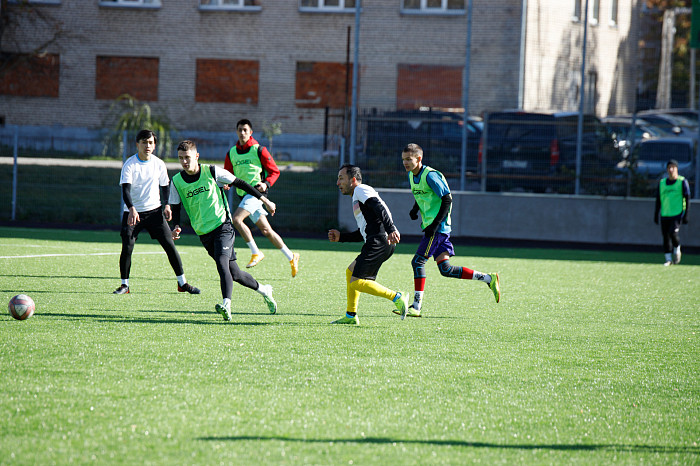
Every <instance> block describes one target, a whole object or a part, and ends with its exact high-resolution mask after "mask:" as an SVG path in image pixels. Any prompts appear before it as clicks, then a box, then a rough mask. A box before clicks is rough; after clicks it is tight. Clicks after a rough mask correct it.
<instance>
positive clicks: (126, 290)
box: [112, 285, 130, 294]
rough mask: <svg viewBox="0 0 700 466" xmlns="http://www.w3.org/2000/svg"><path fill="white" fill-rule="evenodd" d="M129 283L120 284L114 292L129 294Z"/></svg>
mask: <svg viewBox="0 0 700 466" xmlns="http://www.w3.org/2000/svg"><path fill="white" fill-rule="evenodd" d="M129 293H130V291H129V285H119V288H117V289H116V290H114V291H113V292H112V294H129Z"/></svg>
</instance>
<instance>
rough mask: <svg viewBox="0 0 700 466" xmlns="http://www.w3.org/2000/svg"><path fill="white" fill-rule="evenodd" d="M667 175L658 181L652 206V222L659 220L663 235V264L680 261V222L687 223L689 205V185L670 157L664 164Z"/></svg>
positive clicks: (676, 163)
mask: <svg viewBox="0 0 700 466" xmlns="http://www.w3.org/2000/svg"><path fill="white" fill-rule="evenodd" d="M666 173H667V175H668V176H666V177H665V178H663V179H662V180H661V181H659V189H658V190H657V192H656V205H655V206H654V223H656V224H657V225H658V224H659V220H661V234H662V235H663V238H664V240H663V247H664V265H666V266H668V265H671V264H679V263H680V262H681V238H680V230H681V223H688V208H689V207H690V185H689V184H688V180H686V179H685V177H682V176H679V175H678V162H676V161H675V160H674V159H671V160H669V161H668V163H667V164H666Z"/></svg>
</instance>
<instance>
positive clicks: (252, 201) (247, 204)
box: [238, 194, 267, 223]
mask: <svg viewBox="0 0 700 466" xmlns="http://www.w3.org/2000/svg"><path fill="white" fill-rule="evenodd" d="M238 208H239V209H243V210H245V211H246V212H248V213H249V214H250V220H251V221H252V222H253V223H258V220H260V216H262V215H267V212H266V211H265V207H263V203H262V201H261V200H260V199H257V198H255V197H253V196H251V195H250V194H246V195H245V196H244V197H243V199H241V203H240V204H238Z"/></svg>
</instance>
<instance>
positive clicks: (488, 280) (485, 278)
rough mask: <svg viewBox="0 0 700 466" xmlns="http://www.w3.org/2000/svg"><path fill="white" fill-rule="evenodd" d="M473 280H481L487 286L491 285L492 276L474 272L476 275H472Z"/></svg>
mask: <svg viewBox="0 0 700 466" xmlns="http://www.w3.org/2000/svg"><path fill="white" fill-rule="evenodd" d="M472 280H479V281H482V282H485V283H486V284H487V285H488V284H490V283H491V275H489V274H487V273H481V272H477V271H476V270H474V274H473V275H472Z"/></svg>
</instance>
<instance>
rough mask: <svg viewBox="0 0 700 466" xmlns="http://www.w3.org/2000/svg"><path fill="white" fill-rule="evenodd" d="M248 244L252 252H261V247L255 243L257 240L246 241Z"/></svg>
mask: <svg viewBox="0 0 700 466" xmlns="http://www.w3.org/2000/svg"><path fill="white" fill-rule="evenodd" d="M245 244H247V245H248V249H250V253H251V254H260V249H258V245H257V244H256V243H255V240H254V239H253V240H250V241H249V242H247V243H245Z"/></svg>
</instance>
